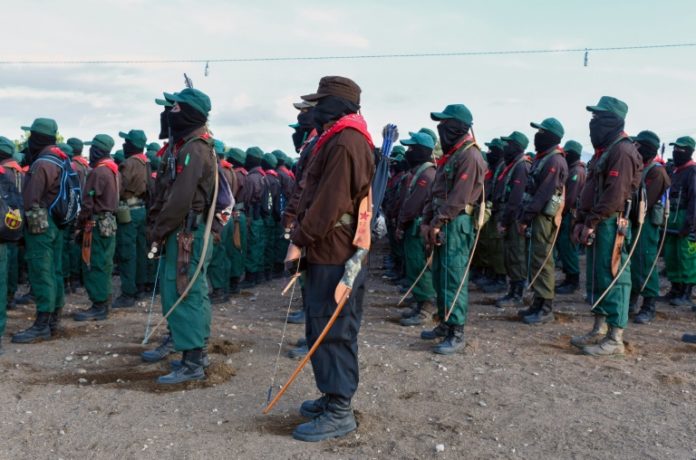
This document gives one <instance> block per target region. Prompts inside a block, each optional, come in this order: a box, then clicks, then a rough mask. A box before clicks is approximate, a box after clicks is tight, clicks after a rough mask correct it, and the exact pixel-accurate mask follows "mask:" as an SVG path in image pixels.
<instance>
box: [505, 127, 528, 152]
mask: <svg viewBox="0 0 696 460" xmlns="http://www.w3.org/2000/svg"><path fill="white" fill-rule="evenodd" d="M500 139H501V140H503V141H505V142H515V143H517V145H519V146H520V147H522V150H524V149H526V148H527V146H528V145H529V139H527V136H525V135H524V134H522V133H521V132H519V131H513V132H512V133H511V134H510V135H509V136H503V137H501V138H500Z"/></svg>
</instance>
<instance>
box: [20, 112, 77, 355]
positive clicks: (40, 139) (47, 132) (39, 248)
mask: <svg viewBox="0 0 696 460" xmlns="http://www.w3.org/2000/svg"><path fill="white" fill-rule="evenodd" d="M22 129H24V130H26V131H29V132H30V135H29V139H28V141H27V152H26V157H25V161H26V164H27V165H29V172H28V173H27V175H26V182H25V184H24V188H23V190H22V195H23V198H24V212H25V215H26V226H25V229H26V233H25V237H24V240H25V247H26V255H25V257H26V261H27V268H28V270H29V282H30V283H31V287H32V290H33V293H34V298H35V301H36V319H35V320H34V324H33V325H32V326H31V327H29V328H28V329H25V330H23V331H20V332H18V333H16V334H15V335H14V336H12V342H14V343H33V342H37V341H41V340H45V339H49V338H50V337H51V336H54V335H56V334H57V333H58V328H59V325H60V317H61V311H62V309H63V305H64V303H65V294H64V291H63V269H62V265H63V263H62V257H63V230H62V229H60V228H59V227H58V226H57V225H56V223H55V221H54V220H53V216H52V215H51V213H50V212H49V211H48V207H49V206H50V205H51V203H53V201H54V200H55V198H56V196H58V192H59V190H60V179H61V168H60V167H59V166H57V165H56V164H54V162H53V161H56V160H57V161H61V162H64V161H66V160H68V156H67V155H66V154H65V153H63V152H62V151H61V150H60V149H59V148H58V147H57V146H56V145H55V144H56V136H57V134H58V124H57V123H56V122H55V120H52V119H50V118H37V119H36V120H34V122H33V123H32V125H31V127H23V128H22ZM52 160H53V161H52Z"/></svg>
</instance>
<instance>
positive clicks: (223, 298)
mask: <svg viewBox="0 0 696 460" xmlns="http://www.w3.org/2000/svg"><path fill="white" fill-rule="evenodd" d="M229 300H230V296H229V295H228V294H227V292H225V290H224V289H222V288H218V289H213V292H212V293H211V294H210V303H212V304H221V303H226V302H227V301H229Z"/></svg>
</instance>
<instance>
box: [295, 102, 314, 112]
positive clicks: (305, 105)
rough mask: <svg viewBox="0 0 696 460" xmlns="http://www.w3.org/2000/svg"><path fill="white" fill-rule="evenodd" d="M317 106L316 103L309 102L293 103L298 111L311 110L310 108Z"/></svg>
mask: <svg viewBox="0 0 696 460" xmlns="http://www.w3.org/2000/svg"><path fill="white" fill-rule="evenodd" d="M315 105H316V104H315V103H314V102H308V101H302V102H293V104H292V106H293V107H295V108H296V109H297V110H302V109H309V108H310V107H314V106H315Z"/></svg>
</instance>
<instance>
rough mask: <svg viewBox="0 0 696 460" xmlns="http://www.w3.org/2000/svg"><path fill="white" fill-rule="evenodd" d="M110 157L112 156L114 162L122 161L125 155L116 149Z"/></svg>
mask: <svg viewBox="0 0 696 460" xmlns="http://www.w3.org/2000/svg"><path fill="white" fill-rule="evenodd" d="M111 158H113V159H114V161H115V162H116V163H123V162H124V161H125V159H126V155H125V154H124V153H123V150H116V152H114V154H113V155H111Z"/></svg>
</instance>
